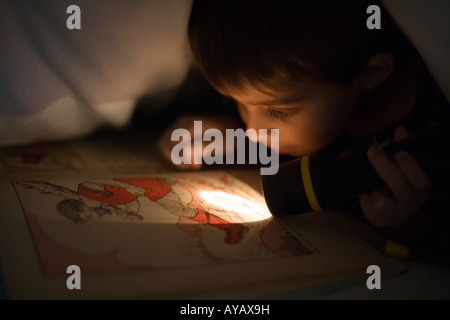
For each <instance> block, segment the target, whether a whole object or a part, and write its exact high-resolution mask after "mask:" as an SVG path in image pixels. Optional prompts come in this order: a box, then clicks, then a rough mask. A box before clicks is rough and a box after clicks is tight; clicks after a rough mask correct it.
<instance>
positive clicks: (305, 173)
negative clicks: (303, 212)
mask: <svg viewBox="0 0 450 320" xmlns="http://www.w3.org/2000/svg"><path fill="white" fill-rule="evenodd" d="M301 172H302V179H303V187H304V188H305V193H306V198H307V199H308V202H309V205H310V206H311V208H312V209H313V210H314V211H321V210H322V208H321V207H320V205H319V201H317V198H316V194H315V193H314V188H313V185H312V182H311V174H310V173H309V157H308V156H304V157H302V159H301Z"/></svg>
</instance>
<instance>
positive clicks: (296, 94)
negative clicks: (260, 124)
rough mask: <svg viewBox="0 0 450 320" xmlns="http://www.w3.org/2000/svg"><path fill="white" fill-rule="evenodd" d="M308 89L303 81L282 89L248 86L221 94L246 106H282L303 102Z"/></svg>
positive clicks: (281, 87)
mask: <svg viewBox="0 0 450 320" xmlns="http://www.w3.org/2000/svg"><path fill="white" fill-rule="evenodd" d="M307 87H308V85H307V84H306V82H303V81H302V82H298V83H295V84H291V85H287V86H280V88H268V87H267V86H255V85H250V84H246V85H243V86H241V87H240V88H238V89H234V90H233V89H228V90H221V91H219V92H220V93H221V94H223V95H225V96H228V97H231V98H233V99H234V100H236V101H238V102H240V103H243V104H246V105H282V104H289V103H293V102H297V101H299V100H301V99H302V98H303V97H304V95H305V90H306V89H307Z"/></svg>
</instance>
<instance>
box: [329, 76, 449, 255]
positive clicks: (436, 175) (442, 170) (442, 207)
mask: <svg viewBox="0 0 450 320" xmlns="http://www.w3.org/2000/svg"><path fill="white" fill-rule="evenodd" d="M449 124H450V104H449V102H448V101H447V100H446V98H445V96H444V95H443V94H442V92H441V91H440V90H439V87H438V86H437V84H436V82H435V81H434V79H433V77H432V76H431V75H430V73H429V72H428V71H427V70H426V69H425V68H423V69H421V70H420V71H419V72H418V77H417V96H416V103H415V105H414V107H413V109H412V111H411V113H410V114H409V116H408V117H406V118H405V119H403V120H402V121H400V122H399V123H397V124H395V125H393V126H391V127H388V128H386V129H384V130H381V131H380V132H378V133H377V134H376V135H374V136H373V137H371V138H370V139H367V140H366V141H363V142H360V143H358V145H353V146H352V145H350V144H349V141H348V140H347V139H345V138H344V137H342V138H341V139H338V140H337V141H335V142H334V143H332V144H331V145H329V146H327V147H326V148H325V149H324V150H323V152H324V153H331V154H335V155H339V154H342V153H347V154H348V153H349V154H352V153H356V152H366V151H367V149H368V148H369V147H370V146H371V145H374V144H381V145H384V144H385V143H390V142H392V141H393V137H394V130H395V128H397V127H398V126H404V127H405V128H407V129H409V130H410V131H412V132H414V134H417V135H418V136H419V137H421V138H422V137H423V138H422V139H424V140H425V141H426V143H425V144H424V146H425V147H423V148H421V149H420V150H419V151H417V150H416V152H418V153H419V154H418V156H420V158H417V157H415V158H416V159H417V160H418V161H419V159H420V161H419V162H420V163H421V164H422V167H423V168H424V169H425V170H426V171H427V173H428V174H429V176H430V178H431V181H432V187H433V190H432V196H431V198H430V200H429V201H427V202H426V203H425V204H424V205H423V209H422V212H421V213H420V214H418V215H417V216H413V217H411V218H410V219H409V220H408V221H407V223H406V226H405V227H402V228H386V229H383V230H382V231H384V232H386V234H387V235H389V236H390V237H391V238H394V239H393V240H397V241H399V242H402V243H404V244H407V245H409V246H410V247H411V249H412V252H413V253H417V254H420V255H421V256H426V257H427V258H429V259H432V260H436V261H438V262H444V263H449V264H450V214H449V211H450V200H449V199H450V174H449V172H450V170H448V164H449V163H450V152H449V151H450V148H449V141H450V125H449ZM411 153H412V152H411ZM335 209H341V210H345V211H351V212H355V213H356V214H360V215H361V216H362V215H363V213H362V211H361V208H360V206H359V202H358V199H357V197H356V198H353V199H349V200H348V201H346V202H345V203H344V204H342V205H341V206H339V207H338V208H335ZM396 238H397V239H396Z"/></svg>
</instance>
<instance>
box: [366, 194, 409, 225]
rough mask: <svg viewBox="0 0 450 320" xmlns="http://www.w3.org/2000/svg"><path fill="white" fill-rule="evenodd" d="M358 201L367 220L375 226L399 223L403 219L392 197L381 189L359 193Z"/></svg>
mask: <svg viewBox="0 0 450 320" xmlns="http://www.w3.org/2000/svg"><path fill="white" fill-rule="evenodd" d="M359 203H360V205H361V209H362V210H363V212H364V215H365V216H366V218H367V220H368V221H369V222H370V223H371V224H372V225H374V226H376V227H387V226H392V225H399V224H401V223H402V222H403V221H404V218H403V217H402V216H401V215H400V214H399V212H398V209H397V206H396V203H395V201H394V199H392V197H391V196H390V195H389V194H388V193H387V192H386V191H384V190H382V189H379V190H374V191H372V192H370V193H365V194H363V195H361V196H360V197H359Z"/></svg>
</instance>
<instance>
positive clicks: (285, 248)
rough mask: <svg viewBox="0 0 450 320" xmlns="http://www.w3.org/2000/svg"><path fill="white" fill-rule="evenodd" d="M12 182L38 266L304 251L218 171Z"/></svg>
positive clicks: (94, 269) (174, 262) (258, 202)
mask: <svg viewBox="0 0 450 320" xmlns="http://www.w3.org/2000/svg"><path fill="white" fill-rule="evenodd" d="M13 186H14V188H15V190H16V192H17V194H18V197H19V200H20V202H21V205H22V208H23V210H24V214H25V216H26V219H27V222H28V225H29V228H30V231H31V234H32V237H33V241H34V243H35V247H36V249H37V252H38V255H39V258H40V261H41V264H42V267H43V270H44V272H45V274H46V275H47V276H56V275H62V274H65V272H66V267H67V265H71V264H77V265H79V266H80V267H82V269H83V272H84V273H91V274H92V273H103V272H129V271H138V270H152V269H157V268H168V267H189V266H198V265H208V264H221V263H234V262H240V261H250V260H252V261H255V260H264V259H278V258H281V257H287V256H300V255H310V254H313V253H314V249H313V248H310V247H308V246H307V245H305V244H304V243H302V242H301V241H299V240H298V239H297V238H295V237H293V236H292V235H291V234H290V233H289V232H288V231H287V230H286V229H285V228H284V227H282V226H281V225H280V224H278V222H277V221H276V220H274V219H272V217H271V215H270V212H269V211H268V209H267V207H266V206H265V203H264V200H263V198H262V196H261V195H260V194H259V193H257V192H256V191H255V190H253V189H252V188H250V187H249V186H248V185H246V184H245V183H243V182H242V181H240V180H238V179H236V178H234V177H233V176H231V175H228V174H226V173H223V172H215V173H212V172H211V173H208V174H198V173H180V174H175V173H174V174H157V175H148V176H138V177H136V176H130V177H115V178H111V179H83V180H76V179H73V180H58V181H57V180H51V181H42V180H17V181H13Z"/></svg>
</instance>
